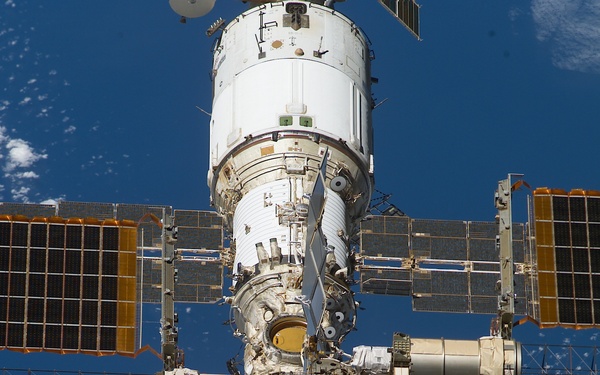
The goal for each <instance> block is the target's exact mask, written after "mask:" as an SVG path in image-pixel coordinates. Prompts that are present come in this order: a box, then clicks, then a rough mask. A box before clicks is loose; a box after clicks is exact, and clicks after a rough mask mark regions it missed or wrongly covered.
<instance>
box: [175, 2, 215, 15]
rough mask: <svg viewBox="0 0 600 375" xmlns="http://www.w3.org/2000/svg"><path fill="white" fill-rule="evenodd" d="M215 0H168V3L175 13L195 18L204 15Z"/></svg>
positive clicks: (213, 4)
mask: <svg viewBox="0 0 600 375" xmlns="http://www.w3.org/2000/svg"><path fill="white" fill-rule="evenodd" d="M215 1H216V0H169V5H170V6H171V8H172V9H173V10H174V11H175V13H177V14H179V15H180V16H183V17H186V18H196V17H202V16H204V15H206V14H207V13H208V12H210V11H211V10H212V8H213V7H214V6H215Z"/></svg>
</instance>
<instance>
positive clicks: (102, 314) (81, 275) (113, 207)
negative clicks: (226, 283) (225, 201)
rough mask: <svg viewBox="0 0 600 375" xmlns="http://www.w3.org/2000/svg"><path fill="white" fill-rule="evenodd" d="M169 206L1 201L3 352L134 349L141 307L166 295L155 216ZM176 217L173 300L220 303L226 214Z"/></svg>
mask: <svg viewBox="0 0 600 375" xmlns="http://www.w3.org/2000/svg"><path fill="white" fill-rule="evenodd" d="M172 212H173V210H172V209H171V207H169V206H148V205H129V204H107V203H81V202H60V203H58V204H56V205H38V204H17V203H3V204H0V349H4V348H8V349H11V350H21V351H27V352H29V351H42V350H43V351H51V352H59V353H89V354H96V355H105V354H114V353H117V354H121V355H128V356H133V355H135V354H136V351H137V350H138V349H139V337H138V335H139V325H140V321H139V319H138V318H139V317H138V315H139V312H138V307H139V303H140V302H155V303H158V302H160V301H161V293H162V284H161V262H162V257H161V256H160V249H161V246H162V239H161V230H160V227H159V225H157V224H160V221H159V220H158V218H160V217H162V216H163V215H171V213H172ZM150 214H151V215H153V216H149V215H150ZM173 215H174V217H175V221H176V222H177V223H178V224H177V225H178V228H179V234H180V236H181V238H178V241H177V246H176V247H177V248H178V252H179V256H178V257H177V258H176V259H175V261H174V264H175V267H176V270H177V281H178V282H177V283H176V287H175V290H174V291H172V292H173V293H174V294H175V300H176V301H185V302H198V303H213V302H215V301H217V300H219V299H221V298H222V295H223V293H222V286H223V266H222V263H221V260H220V257H219V253H220V251H221V250H222V249H223V225H222V219H221V218H220V217H219V216H218V215H217V214H216V213H214V212H205V211H195V210H175V211H174V212H173ZM145 253H150V254H152V255H151V256H146V255H145Z"/></svg>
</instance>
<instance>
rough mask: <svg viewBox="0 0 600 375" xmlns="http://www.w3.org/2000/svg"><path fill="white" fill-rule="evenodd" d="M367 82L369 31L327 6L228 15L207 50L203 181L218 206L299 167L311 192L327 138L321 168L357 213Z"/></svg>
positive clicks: (363, 183)
mask: <svg viewBox="0 0 600 375" xmlns="http://www.w3.org/2000/svg"><path fill="white" fill-rule="evenodd" d="M370 85H371V77H370V53H369V48H368V45H367V42H366V38H365V37H364V35H363V34H362V33H361V32H360V30H359V29H358V27H357V26H356V25H355V24H354V23H353V22H352V21H350V20H349V19H348V18H346V17H344V16H343V15H341V14H340V13H338V12H335V11H333V10H332V9H330V8H327V7H324V6H320V5H317V4H314V3H310V2H304V1H284V2H275V3H269V4H265V5H262V6H258V7H255V8H252V9H251V10H249V11H247V12H245V13H243V14H242V15H240V16H238V17H237V18H236V19H235V20H233V21H232V22H231V23H230V24H229V25H227V27H226V28H225V30H224V31H223V34H222V36H221V38H220V41H219V43H218V44H217V46H216V48H215V52H214V65H213V90H214V98H213V109H212V118H211V122H210V149H211V154H210V169H209V174H208V184H209V186H210V187H211V193H212V200H213V203H214V204H215V206H216V207H217V209H218V210H219V211H220V212H221V213H222V214H224V215H225V216H226V217H227V218H228V219H229V220H230V219H231V217H232V215H233V211H234V209H235V205H236V204H237V202H238V201H239V200H240V199H241V197H242V196H243V195H245V194H246V193H248V192H249V191H250V190H252V189H253V188H255V187H256V186H259V185H262V184H264V183H266V182H270V181H275V180H279V179H282V178H286V177H287V176H288V175H290V174H302V175H304V176H306V177H307V180H310V181H306V182H305V183H304V185H305V188H306V191H307V192H310V189H309V188H310V186H311V184H312V180H313V176H312V174H313V172H314V171H315V170H316V169H315V168H316V167H318V165H315V164H318V161H319V160H320V158H321V155H319V154H318V152H320V150H322V146H324V145H326V146H328V147H329V148H330V158H329V164H328V176H327V177H328V178H329V179H330V180H331V179H333V178H335V177H337V176H340V177H341V178H343V179H344V180H345V181H347V184H346V187H345V188H344V189H342V190H341V191H339V192H338V194H339V195H340V196H341V197H342V198H344V200H345V201H346V202H349V201H352V204H349V205H347V206H348V211H349V217H350V219H351V221H355V220H356V219H357V218H360V217H361V216H363V215H364V212H365V208H366V207H367V205H368V200H369V197H370V191H371V174H370V173H371V172H372V166H371V163H372V154H371V153H372V144H371V143H372V128H371V106H372V99H371V90H370ZM315 146H320V147H315ZM291 158H295V160H290V159H291ZM282 169H283V170H282ZM311 169H312V170H311ZM340 181H341V180H338V181H337V182H338V184H339V183H340ZM307 182H308V183H307Z"/></svg>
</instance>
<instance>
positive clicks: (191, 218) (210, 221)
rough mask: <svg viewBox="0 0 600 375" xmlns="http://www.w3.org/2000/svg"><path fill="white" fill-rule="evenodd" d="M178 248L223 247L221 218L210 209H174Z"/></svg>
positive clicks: (211, 248)
mask: <svg viewBox="0 0 600 375" xmlns="http://www.w3.org/2000/svg"><path fill="white" fill-rule="evenodd" d="M175 225H177V228H178V231H179V233H178V237H177V244H176V247H177V248H178V249H209V250H222V249H223V219H222V218H221V217H220V216H219V215H218V214H217V213H216V212H212V211H196V210H175Z"/></svg>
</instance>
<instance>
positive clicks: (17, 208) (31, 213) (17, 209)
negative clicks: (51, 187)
mask: <svg viewBox="0 0 600 375" xmlns="http://www.w3.org/2000/svg"><path fill="white" fill-rule="evenodd" d="M56 209H57V206H55V205H52V204H29V203H12V202H2V203H0V215H11V216H14V215H23V216H26V217H36V216H42V217H50V216H56V214H57V213H56Z"/></svg>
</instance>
